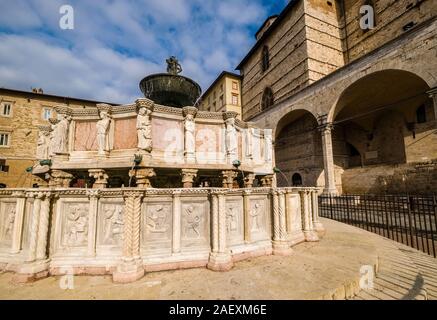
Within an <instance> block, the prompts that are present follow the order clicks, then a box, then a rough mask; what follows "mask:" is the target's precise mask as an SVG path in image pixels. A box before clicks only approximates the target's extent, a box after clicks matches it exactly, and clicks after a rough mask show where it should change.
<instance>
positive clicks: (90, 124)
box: [74, 121, 98, 151]
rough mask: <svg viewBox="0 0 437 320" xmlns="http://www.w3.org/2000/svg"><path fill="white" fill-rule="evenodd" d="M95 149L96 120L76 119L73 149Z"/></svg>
mask: <svg viewBox="0 0 437 320" xmlns="http://www.w3.org/2000/svg"><path fill="white" fill-rule="evenodd" d="M97 149H98V148H97V129H96V121H76V130H75V132H74V150H75V151H96V150H97Z"/></svg>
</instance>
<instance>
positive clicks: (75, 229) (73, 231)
mask: <svg viewBox="0 0 437 320" xmlns="http://www.w3.org/2000/svg"><path fill="white" fill-rule="evenodd" d="M66 218H67V219H66V224H65V227H66V228H65V234H64V245H65V246H66V247H81V246H84V245H86V243H87V239H88V206H87V205H86V204H77V205H72V206H70V207H69V208H68V211H67V215H66Z"/></svg>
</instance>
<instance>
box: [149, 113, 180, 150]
mask: <svg viewBox="0 0 437 320" xmlns="http://www.w3.org/2000/svg"><path fill="white" fill-rule="evenodd" d="M152 139H153V150H157V151H166V150H167V151H171V152H183V150H184V127H183V122H182V121H178V120H173V119H162V118H152Z"/></svg>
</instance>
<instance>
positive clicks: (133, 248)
mask: <svg viewBox="0 0 437 320" xmlns="http://www.w3.org/2000/svg"><path fill="white" fill-rule="evenodd" d="M124 198H125V210H124V240H123V257H122V262H121V264H120V265H119V266H118V267H117V270H116V271H115V272H114V273H113V281H114V282H121V283H127V282H133V281H136V280H138V279H140V278H142V277H143V276H144V267H143V262H142V260H141V257H140V221H141V202H142V198H143V193H142V192H139V191H127V192H125V194H124Z"/></svg>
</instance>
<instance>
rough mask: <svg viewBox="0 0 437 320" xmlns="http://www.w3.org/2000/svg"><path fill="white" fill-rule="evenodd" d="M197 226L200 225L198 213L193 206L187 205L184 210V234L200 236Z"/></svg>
mask: <svg viewBox="0 0 437 320" xmlns="http://www.w3.org/2000/svg"><path fill="white" fill-rule="evenodd" d="M199 227H200V214H199V213H198V212H196V210H195V208H194V207H193V206H189V207H188V208H187V209H186V210H185V228H186V231H187V232H186V234H187V235H192V236H194V237H195V238H199V237H200V232H199Z"/></svg>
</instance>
